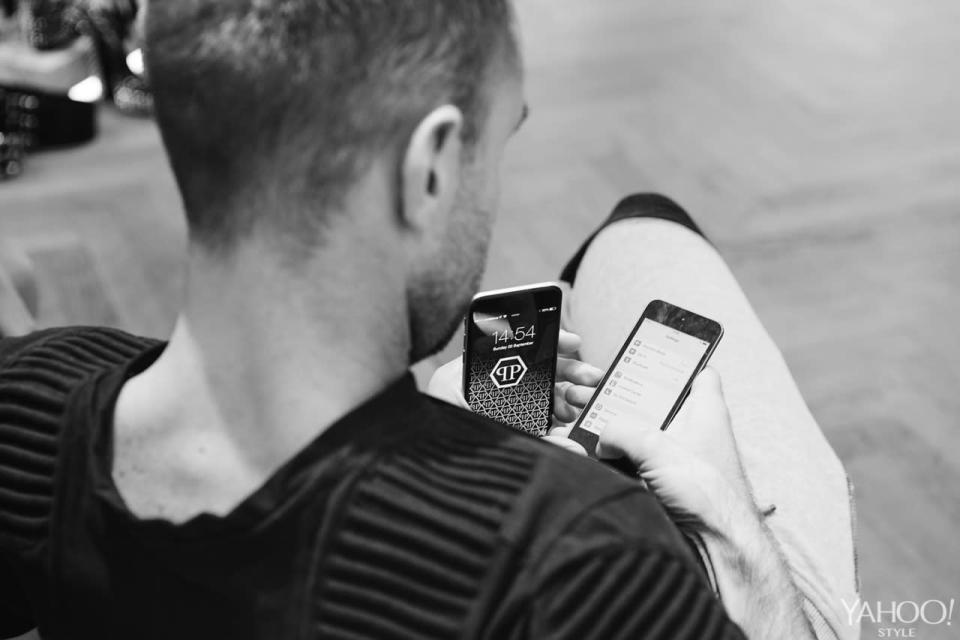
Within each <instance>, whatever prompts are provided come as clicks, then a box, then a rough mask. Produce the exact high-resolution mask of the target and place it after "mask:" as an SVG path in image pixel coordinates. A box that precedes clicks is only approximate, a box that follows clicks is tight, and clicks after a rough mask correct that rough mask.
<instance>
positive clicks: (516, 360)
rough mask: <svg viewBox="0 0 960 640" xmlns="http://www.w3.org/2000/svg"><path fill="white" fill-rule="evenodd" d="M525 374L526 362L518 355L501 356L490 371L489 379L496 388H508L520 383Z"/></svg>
mask: <svg viewBox="0 0 960 640" xmlns="http://www.w3.org/2000/svg"><path fill="white" fill-rule="evenodd" d="M526 374H527V364H526V363H525V362H524V361H523V359H522V358H521V357H520V356H509V357H507V358H501V359H500V360H498V361H497V364H496V365H495V366H494V367H493V371H491V372H490V379H491V380H493V384H495V385H496V386H497V388H498V389H508V388H510V387H515V386H517V385H518V384H520V381H521V380H523V376H525V375H526Z"/></svg>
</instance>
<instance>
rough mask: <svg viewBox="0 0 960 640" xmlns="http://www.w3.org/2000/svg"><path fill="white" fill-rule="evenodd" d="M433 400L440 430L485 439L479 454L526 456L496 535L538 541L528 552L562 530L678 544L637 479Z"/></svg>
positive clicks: (595, 536)
mask: <svg viewBox="0 0 960 640" xmlns="http://www.w3.org/2000/svg"><path fill="white" fill-rule="evenodd" d="M435 404H436V406H437V407H438V408H439V410H440V411H441V412H442V414H443V415H444V416H445V418H446V419H447V423H446V424H445V425H444V426H445V428H446V427H449V428H451V429H457V430H467V431H469V432H470V433H471V434H472V435H471V438H472V439H475V440H478V441H484V442H487V443H489V445H488V446H489V449H490V453H489V454H483V453H482V452H481V455H497V454H496V453H495V452H500V451H506V452H514V453H515V455H519V456H523V457H525V459H526V461H527V462H526V468H527V471H528V475H527V477H526V481H525V483H524V487H523V490H522V491H521V492H518V495H517V497H516V503H515V505H514V508H513V517H512V518H510V519H509V521H508V522H507V523H506V525H505V527H506V528H505V530H504V531H503V532H502V534H503V535H505V536H506V537H508V538H515V539H518V540H519V539H525V540H526V541H527V543H531V542H534V540H538V541H539V542H538V543H535V544H534V545H533V548H531V549H530V550H529V551H530V552H531V553H532V554H533V555H534V556H536V555H538V554H540V553H542V552H545V551H546V550H547V549H546V546H547V545H549V544H550V543H551V541H553V540H557V539H559V538H561V537H563V536H568V537H569V536H574V537H577V538H582V537H589V538H592V539H594V540H600V539H606V540H609V541H618V542H621V543H622V542H624V541H626V540H627V539H628V538H629V540H631V541H635V542H637V543H641V544H642V543H644V542H645V541H646V542H649V543H650V544H653V545H656V546H662V545H667V546H670V547H674V548H675V547H676V546H677V545H678V544H679V540H680V539H679V537H678V534H677V530H676V528H675V527H674V525H673V524H672V523H671V522H670V520H669V518H668V517H667V515H666V513H665V512H664V511H663V508H662V507H661V505H660V504H659V502H658V501H657V500H656V499H655V498H654V497H653V496H652V495H651V494H650V493H649V492H647V491H646V490H645V489H644V487H643V485H642V484H641V483H640V482H639V480H636V479H633V478H628V477H627V476H625V475H623V474H621V473H620V472H617V471H615V470H613V469H612V468H610V467H608V466H607V465H605V464H602V463H600V462H598V461H596V460H593V459H591V458H587V457H586V456H583V455H577V454H575V453H572V452H570V451H568V450H566V449H563V448H561V447H559V446H556V445H554V444H551V443H549V442H546V441H544V440H541V439H539V438H535V437H532V436H529V435H527V434H524V433H522V432H519V431H517V430H515V429H512V428H510V427H508V426H505V425H503V424H500V423H498V422H495V421H493V420H490V419H488V418H485V417H483V416H479V415H477V414H474V413H472V412H470V411H467V410H464V409H461V408H459V407H455V406H453V405H449V404H447V403H444V402H440V401H437V402H436V403H435ZM544 532H549V534H550V535H543V534H544ZM541 546H542V548H537V547H541Z"/></svg>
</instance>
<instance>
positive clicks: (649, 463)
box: [597, 422, 688, 473]
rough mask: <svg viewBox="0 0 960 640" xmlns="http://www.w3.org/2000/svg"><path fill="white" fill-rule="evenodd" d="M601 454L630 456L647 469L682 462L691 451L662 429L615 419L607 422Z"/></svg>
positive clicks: (599, 452)
mask: <svg viewBox="0 0 960 640" xmlns="http://www.w3.org/2000/svg"><path fill="white" fill-rule="evenodd" d="M597 456H598V457H600V458H620V457H626V458H627V459H628V460H630V461H631V462H632V463H633V464H634V465H636V467H637V468H638V469H639V470H640V472H641V473H644V472H646V471H652V470H655V469H662V468H664V467H669V466H673V465H676V464H682V463H683V462H684V461H685V460H686V459H687V457H688V454H687V453H686V452H685V451H684V450H683V449H681V448H680V447H679V446H678V445H677V444H676V443H675V442H673V440H672V439H671V438H670V437H669V436H668V435H667V434H666V433H664V432H663V431H660V430H659V429H651V428H644V427H637V426H635V425H629V424H623V423H622V422H614V423H612V424H609V425H607V426H606V427H605V428H604V429H603V433H601V434H600V441H599V442H598V443H597Z"/></svg>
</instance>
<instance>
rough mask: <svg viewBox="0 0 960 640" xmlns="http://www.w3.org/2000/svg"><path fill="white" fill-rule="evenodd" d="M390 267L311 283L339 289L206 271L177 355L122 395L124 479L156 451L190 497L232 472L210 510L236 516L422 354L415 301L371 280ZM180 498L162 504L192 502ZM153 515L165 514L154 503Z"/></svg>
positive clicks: (342, 268)
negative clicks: (174, 465) (257, 491)
mask: <svg viewBox="0 0 960 640" xmlns="http://www.w3.org/2000/svg"><path fill="white" fill-rule="evenodd" d="M355 255H357V254H356V252H354V256H355ZM378 263H380V264H382V263H381V261H379V260H377V261H374V260H370V259H369V258H367V259H362V260H357V259H351V258H350V257H349V256H347V255H340V256H336V255H333V252H330V255H329V269H322V268H321V269H319V270H318V269H311V273H313V274H317V273H324V274H325V275H324V276H323V277H319V278H317V277H313V278H308V277H307V276H306V275H293V274H290V273H289V272H284V270H283V268H281V267H278V266H275V265H268V264H267V265H265V264H263V262H261V261H257V260H256V259H255V258H254V257H252V256H249V255H247V256H242V255H238V256H236V257H235V258H234V259H233V261H232V262H231V263H229V264H216V263H210V262H208V261H206V260H199V261H194V262H192V263H191V266H190V274H189V278H188V287H187V296H186V304H185V307H184V310H183V313H182V314H181V316H180V318H179V320H178V322H177V326H176V329H175V331H174V333H173V336H172V337H171V339H170V343H169V345H168V347H167V348H166V350H165V351H164V353H163V354H162V355H161V356H160V358H159V359H158V360H157V362H156V363H154V364H153V365H152V366H151V367H150V368H148V369H147V370H146V371H145V372H144V373H142V374H141V375H139V376H138V377H136V378H134V379H133V380H131V381H130V382H128V383H127V385H126V386H125V387H124V389H123V391H122V392H121V396H120V399H119V401H118V406H117V410H116V421H115V422H116V424H115V426H116V429H117V443H118V445H117V463H116V465H117V466H116V467H115V469H114V475H115V477H117V476H118V475H123V474H122V473H121V471H122V470H123V468H124V466H125V462H124V456H126V457H127V459H128V461H130V464H131V465H133V466H136V467H138V468H143V466H144V465H145V464H147V465H150V464H153V462H155V461H151V460H146V459H144V456H145V455H151V454H149V453H148V450H149V447H145V446H144V445H145V444H147V443H149V444H150V445H153V446H155V447H156V446H159V447H160V449H163V448H164V447H167V450H166V453H167V454H168V455H174V456H175V457H176V459H179V460H182V461H184V465H185V468H184V469H180V470H179V471H181V472H182V473H183V475H184V478H185V479H181V481H180V482H179V484H181V485H187V486H190V485H192V484H196V483H200V484H202V483H203V482H205V479H204V477H203V476H204V475H209V476H210V477H211V478H216V477H217V470H218V469H219V471H221V472H222V473H221V477H220V479H219V481H218V480H212V483H213V484H214V485H216V486H215V487H213V488H212V489H211V491H210V493H211V495H218V496H219V498H216V497H213V498H211V500H209V501H208V502H209V504H208V505H207V506H206V507H205V508H204V510H207V511H214V512H215V511H217V510H218V505H219V506H220V507H222V508H228V507H229V506H232V504H233V502H235V501H236V499H239V498H242V497H243V496H244V495H246V493H247V492H249V491H250V490H252V489H254V488H256V487H257V486H259V484H260V483H261V482H262V481H263V480H265V479H266V478H267V477H269V475H270V474H271V473H272V472H273V471H275V470H276V469H277V468H278V467H279V466H280V465H282V464H283V462H285V461H286V460H288V459H289V458H290V457H292V456H293V455H294V454H295V453H296V452H297V451H299V450H300V449H302V448H303V447H304V446H305V445H306V444H308V443H309V442H310V441H311V440H313V439H314V438H316V437H317V436H318V435H319V434H320V433H322V431H323V430H325V429H326V428H327V427H328V426H330V425H331V424H333V423H334V422H335V421H336V420H337V419H338V418H340V417H342V416H343V415H345V414H347V413H349V412H350V411H351V410H352V409H354V408H356V407H357V406H359V405H360V404H362V403H363V402H364V401H365V400H367V399H369V398H371V397H372V396H374V395H375V394H376V393H378V392H379V391H381V390H382V389H384V388H385V387H386V386H387V385H388V384H389V383H390V382H392V381H393V380H395V379H397V378H398V377H400V376H401V375H402V374H403V372H404V371H405V369H406V367H407V364H408V352H409V327H408V324H407V313H406V308H405V300H404V299H403V297H402V296H403V287H402V286H399V285H398V284H397V283H393V282H387V281H386V280H388V279H389V278H390V276H389V275H386V274H383V273H378V274H374V273H370V271H371V270H375V269H382V267H378V266H376V265H377V264H378ZM362 283H369V284H368V285H367V286H370V287H375V288H376V289H377V290H376V291H374V290H372V288H371V289H370V290H364V289H363V288H362V286H361V285H362ZM124 443H126V445H124ZM154 450H156V449H154ZM157 464H159V463H157ZM220 467H222V468H220ZM131 468H132V467H131ZM201 469H202V470H204V473H203V474H201V475H197V474H196V473H193V471H199V470H201ZM154 472H155V473H156V474H158V475H159V476H163V477H167V476H168V475H169V474H167V475H164V474H165V473H166V472H165V471H163V470H162V469H160V468H156V469H154ZM119 480H120V478H118V484H120V482H119ZM153 480H156V478H153ZM146 481H147V478H143V479H141V481H135V482H134V483H132V484H134V485H136V484H141V483H143V482H146ZM127 488H128V489H129V490H130V491H137V489H136V488H130V487H129V486H128V487H127ZM204 490H205V488H204V487H202V486H194V487H193V491H194V492H196V493H200V494H202V493H203V492H204ZM233 494H236V495H233ZM125 497H127V498H128V502H137V501H136V500H131V499H130V496H125ZM168 498H169V499H166V498H165V499H163V500H160V502H169V501H170V500H173V501H174V502H176V501H177V500H178V498H177V497H176V496H172V497H170V496H168ZM139 503H140V504H141V505H142V506H143V507H144V508H143V509H142V510H143V511H154V512H155V511H157V510H156V509H153V508H152V507H154V506H157V505H154V504H152V503H151V501H150V500H149V499H146V500H141V501H139ZM181 506H182V505H181ZM190 512H191V509H186V510H185V511H183V512H179V515H181V516H183V517H187V516H189V515H190ZM142 515H145V514H142ZM152 515H161V516H162V515H165V514H164V513H152ZM170 515H171V516H172V517H173V519H176V517H175V516H176V515H178V514H176V513H173V514H170Z"/></svg>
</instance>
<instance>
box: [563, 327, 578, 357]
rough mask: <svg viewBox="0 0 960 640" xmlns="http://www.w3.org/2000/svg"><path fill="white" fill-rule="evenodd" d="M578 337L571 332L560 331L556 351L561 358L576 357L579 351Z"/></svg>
mask: <svg viewBox="0 0 960 640" xmlns="http://www.w3.org/2000/svg"><path fill="white" fill-rule="evenodd" d="M580 343H581V340H580V336H578V335H577V334H575V333H573V332H572V331H565V330H563V329H560V339H559V341H558V342H557V351H558V352H559V354H560V355H561V356H576V355H577V352H578V351H580Z"/></svg>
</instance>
